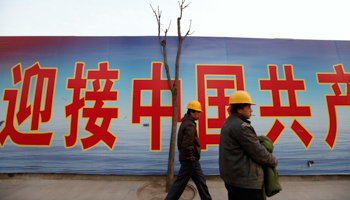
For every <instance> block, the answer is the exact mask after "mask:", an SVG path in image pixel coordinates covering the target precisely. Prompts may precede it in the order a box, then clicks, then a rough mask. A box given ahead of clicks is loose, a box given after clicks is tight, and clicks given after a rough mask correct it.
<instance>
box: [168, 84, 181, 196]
mask: <svg viewBox="0 0 350 200" xmlns="http://www.w3.org/2000/svg"><path fill="white" fill-rule="evenodd" d="M173 93H175V94H173ZM172 98H173V118H172V127H171V136H170V147H169V158H168V171H167V176H166V186H165V191H166V192H169V190H170V188H171V186H172V185H173V183H174V158H175V145H176V130H177V116H178V101H177V88H174V92H172Z"/></svg>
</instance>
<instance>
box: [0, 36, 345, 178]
mask: <svg viewBox="0 0 350 200" xmlns="http://www.w3.org/2000/svg"><path fill="white" fill-rule="evenodd" d="M176 51H177V37H168V38H167V54H168V63H169V65H170V73H171V75H172V77H174V74H175V73H174V72H175V67H174V66H175V55H176ZM236 90H245V91H247V92H249V93H250V94H251V96H252V100H253V102H254V103H256V104H257V105H256V106H252V108H253V111H254V112H253V114H255V116H253V117H252V118H251V122H252V126H253V127H254V129H255V130H256V132H257V134H258V135H266V136H268V137H269V138H270V139H271V140H272V141H273V143H274V145H275V149H274V154H275V155H276V157H277V158H278V159H279V165H278V167H277V170H278V172H279V173H280V174H281V175H314V174H349V173H350V145H348V144H349V142H350V123H349V122H350V41H316V40H288V39H248V38H226V37H220V38H219V37H187V38H186V40H185V41H184V43H183V47H182V52H181V58H180V82H179V93H178V97H179V98H178V99H179V116H178V119H177V120H178V126H179V125H180V119H181V117H182V116H183V115H184V114H185V113H186V106H187V104H188V102H190V101H191V100H195V99H196V100H198V101H200V102H201V104H202V108H204V109H203V112H202V114H201V118H200V119H199V120H198V122H197V130H198V135H199V140H200V143H201V148H202V156H201V160H200V162H201V165H202V169H203V172H204V174H205V175H217V174H219V166H218V153H219V152H218V145H219V137H220V128H221V125H222V123H223V122H224V121H225V119H226V118H227V116H228V115H229V113H228V108H229V105H228V98H229V95H230V94H231V93H232V92H234V91H236ZM0 93H1V101H0V123H1V126H0V146H1V148H0V173H79V174H116V175H165V174H166V170H167V162H168V151H169V143H170V141H169V140H170V132H171V118H172V105H173V102H172V98H171V92H170V90H169V87H168V81H167V79H166V73H165V70H164V66H163V54H162V47H161V46H160V45H159V42H158V38H157V37H0ZM175 160H176V162H175V174H176V173H177V172H178V170H179V167H180V164H179V162H177V160H178V154H177V152H176V155H175ZM309 161H313V164H312V165H311V167H310V165H308V162H309Z"/></svg>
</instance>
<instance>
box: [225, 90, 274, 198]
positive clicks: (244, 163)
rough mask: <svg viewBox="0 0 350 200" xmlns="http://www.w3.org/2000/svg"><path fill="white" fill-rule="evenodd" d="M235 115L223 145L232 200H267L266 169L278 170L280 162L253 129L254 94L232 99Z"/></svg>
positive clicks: (228, 123)
mask: <svg viewBox="0 0 350 200" xmlns="http://www.w3.org/2000/svg"><path fill="white" fill-rule="evenodd" d="M229 104H230V105H231V115H230V116H229V117H228V118H227V119H226V121H225V123H224V124H223V125H222V127H221V133H220V143H219V168H220V176H221V178H222V179H223V180H224V182H225V187H226V189H227V191H228V197H229V199H236V200H240V199H259V200H263V199H264V197H263V190H262V186H263V181H264V171H263V169H262V165H264V166H271V167H276V166H277V164H278V160H277V158H276V157H275V156H274V155H273V154H272V153H270V152H269V151H267V150H266V148H265V147H263V146H262V145H261V144H260V142H259V139H258V136H257V135H256V133H255V130H254V128H253V127H252V126H251V124H250V121H249V120H248V119H250V116H252V114H251V113H252V112H253V110H252V108H251V105H256V104H255V103H253V102H252V100H251V97H250V94H249V93H248V92H245V91H236V92H234V93H232V94H231V96H230V98H229Z"/></svg>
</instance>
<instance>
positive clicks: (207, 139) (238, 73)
mask: <svg viewBox="0 0 350 200" xmlns="http://www.w3.org/2000/svg"><path fill="white" fill-rule="evenodd" d="M196 72H197V87H198V91H197V95H198V101H199V102H201V103H202V105H205V106H204V108H205V109H203V112H202V113H201V116H202V117H201V118H200V119H199V120H198V135H199V136H198V137H199V140H200V143H201V148H202V149H203V150H208V146H209V145H213V146H216V145H219V139H220V129H221V126H222V124H223V123H224V122H225V120H226V118H227V114H228V112H227V111H228V110H229V104H228V102H229V96H230V94H231V93H230V94H226V90H244V74H243V66H242V65H197V66H196ZM218 77H219V78H218ZM220 77H221V78H220ZM209 90H214V91H216V95H207V91H209ZM202 107H203V106H202ZM210 107H214V108H216V110H217V117H209V116H208V110H207V109H208V108H210ZM216 131H217V132H216Z"/></svg>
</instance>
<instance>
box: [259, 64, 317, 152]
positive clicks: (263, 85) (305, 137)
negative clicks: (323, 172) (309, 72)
mask: <svg viewBox="0 0 350 200" xmlns="http://www.w3.org/2000/svg"><path fill="white" fill-rule="evenodd" d="M283 68H284V76H285V79H279V78H278V74H277V66H276V65H268V71H269V77H270V78H269V79H260V80H259V83H260V89H261V90H270V91H271V94H272V104H273V105H272V106H259V109H260V116H261V117H311V107H310V106H299V105H298V104H297V95H296V91H305V90H306V89H305V83H304V80H303V79H294V75H293V66H292V65H283ZM280 91H286V92H287V96H288V102H289V103H288V106H282V105H281V96H280ZM290 128H291V129H292V130H293V131H294V133H295V134H296V135H297V136H298V138H299V139H300V141H301V143H302V144H303V145H304V146H305V148H306V149H308V148H309V146H310V144H311V142H312V140H313V135H312V134H311V133H310V132H309V131H308V130H307V129H306V128H304V127H303V126H302V125H301V124H300V122H299V121H298V120H296V119H295V118H294V120H293V123H292V125H291V127H290ZM284 129H285V126H284V125H283V124H282V123H281V122H280V121H279V120H278V119H277V118H276V120H275V122H274V124H273V125H272V127H271V129H270V131H269V132H268V133H267V135H266V136H267V137H269V138H270V139H271V140H272V142H273V143H276V142H277V140H278V139H279V137H280V136H281V134H282V132H283V130H284Z"/></svg>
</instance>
